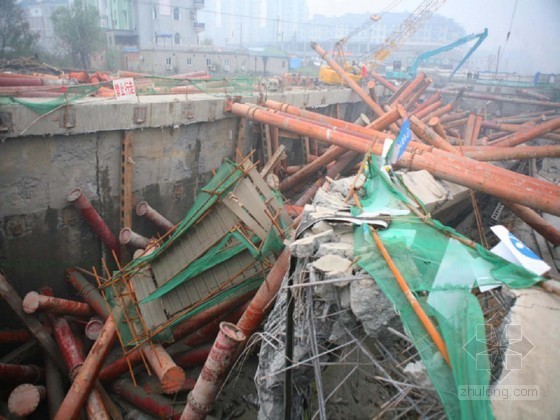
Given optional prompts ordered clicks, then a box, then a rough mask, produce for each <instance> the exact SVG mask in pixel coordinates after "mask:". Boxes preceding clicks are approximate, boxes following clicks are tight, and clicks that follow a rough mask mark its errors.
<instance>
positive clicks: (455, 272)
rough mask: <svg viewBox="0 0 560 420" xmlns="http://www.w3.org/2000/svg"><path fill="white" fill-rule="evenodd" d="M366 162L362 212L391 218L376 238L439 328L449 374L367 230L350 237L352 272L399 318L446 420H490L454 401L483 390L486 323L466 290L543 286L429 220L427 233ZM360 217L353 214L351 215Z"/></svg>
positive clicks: (474, 403)
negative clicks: (358, 270)
mask: <svg viewBox="0 0 560 420" xmlns="http://www.w3.org/2000/svg"><path fill="white" fill-rule="evenodd" d="M373 159H375V158H372V160H371V161H370V163H369V164H368V165H367V167H366V172H365V173H366V176H367V182H366V184H365V197H364V198H363V199H362V202H361V204H362V208H363V211H364V212H368V213H369V212H371V213H384V214H389V215H391V219H392V221H391V224H390V226H389V228H388V229H386V230H383V231H379V232H378V234H379V237H380V238H381V241H382V242H383V244H384V245H385V247H386V248H387V250H388V252H389V255H391V257H392V259H393V260H394V262H395V264H396V266H397V268H398V269H399V271H400V272H401V273H402V275H403V277H404V278H405V279H406V281H407V283H408V285H409V286H410V288H411V290H412V291H413V293H414V294H415V296H416V298H417V299H418V301H419V302H420V305H421V306H422V308H423V309H424V311H425V312H426V314H427V315H428V316H429V317H430V318H431V319H432V321H434V324H435V325H436V326H437V327H438V329H439V331H440V333H441V336H442V338H443V339H444V341H445V343H446V346H447V350H448V353H449V358H450V362H451V368H450V367H449V366H448V365H447V363H446V362H445V360H444V359H443V357H442V355H441V353H440V352H439V351H438V350H437V348H436V346H435V345H434V343H433V341H432V339H431V337H430V336H429V335H428V333H427V331H426V329H425V328H424V326H423V325H422V323H421V322H420V320H419V319H418V316H417V315H416V314H415V312H414V310H413V309H412V307H411V305H410V304H409V302H408V300H407V299H406V297H405V295H404V293H403V292H402V291H401V289H400V287H399V286H398V284H397V282H396V279H395V278H394V276H393V274H392V273H391V271H390V270H389V267H388V266H387V263H386V261H385V260H384V258H383V256H382V255H381V253H380V251H379V249H378V248H377V246H376V244H375V242H374V240H373V237H372V232H371V231H370V229H371V228H370V227H369V226H367V225H363V226H361V227H359V228H356V229H355V254H356V257H358V258H359V261H358V264H359V265H360V266H361V267H362V268H363V269H364V270H366V271H367V272H368V273H369V274H370V275H371V276H372V277H373V278H374V280H375V281H376V283H377V284H378V285H379V287H380V288H381V290H382V291H383V292H384V294H385V295H386V296H387V297H388V298H389V300H390V301H391V302H392V304H393V305H394V307H395V309H396V311H397V312H398V313H399V314H400V317H401V320H402V322H403V325H404V328H405V330H406V332H407V334H408V335H409V336H410V337H411V338H412V340H413V342H414V344H415V346H416V348H417V350H418V352H419V354H420V356H421V358H422V361H423V363H424V365H425V367H426V370H427V372H428V374H429V376H430V378H431V380H432V382H433V384H434V386H435V388H436V390H437V392H438V394H439V396H440V398H441V401H442V402H443V406H444V408H445V410H446V413H447V415H448V417H449V418H452V419H458V418H463V419H472V418H476V419H489V418H492V417H493V415H492V410H491V406H490V401H489V399H476V400H475V399H461V398H460V395H459V393H458V390H459V387H462V386H469V385H472V386H482V387H487V386H489V385H490V364H489V360H488V352H487V348H486V333H485V321H484V317H483V313H482V310H481V308H480V305H479V302H478V300H477V298H476V297H475V296H474V295H473V294H472V293H471V290H472V288H474V287H479V286H490V285H501V284H506V285H508V286H509V287H512V288H523V287H530V286H532V285H534V284H536V283H537V282H539V281H542V280H543V278H542V277H539V276H536V275H535V274H533V273H531V272H529V271H527V270H525V269H524V268H522V267H519V266H517V265H514V264H511V263H509V262H507V261H505V260H503V259H502V258H500V257H498V256H496V255H494V254H492V253H490V252H489V251H487V250H485V249H484V248H483V247H481V246H478V247H477V248H476V249H473V248H471V247H469V246H466V245H464V244H463V243H461V242H460V241H459V240H457V239H456V238H461V235H460V234H459V233H457V232H456V231H454V230H453V229H452V228H449V227H445V226H443V225H441V224H440V223H438V222H437V221H435V220H431V221H432V222H433V224H434V226H430V224H428V223H425V222H424V221H423V220H422V219H421V218H419V217H417V216H414V215H413V214H412V213H411V212H410V211H409V208H408V207H407V204H411V202H412V200H411V199H410V198H409V197H408V196H407V194H406V191H405V190H404V189H403V188H402V186H401V183H400V182H399V180H398V178H397V177H396V176H395V175H394V174H392V173H391V172H390V171H386V170H384V169H383V170H381V169H379V167H378V166H377V164H376V163H375V161H374V160H373ZM390 174H391V175H390ZM360 211H362V210H360V209H358V208H354V209H353V212H354V213H355V214H358V213H360Z"/></svg>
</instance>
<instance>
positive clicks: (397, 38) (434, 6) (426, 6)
mask: <svg viewBox="0 0 560 420" xmlns="http://www.w3.org/2000/svg"><path fill="white" fill-rule="evenodd" d="M445 2H446V0H424V1H423V2H422V3H421V4H420V6H418V7H417V8H416V10H414V12H412V13H411V14H410V16H408V17H407V18H406V19H405V20H404V21H403V22H402V23H401V24H400V25H399V26H398V27H397V29H396V30H395V31H394V32H393V33H392V34H391V35H389V36H388V37H387V39H385V41H384V42H383V44H381V46H380V47H379V48H378V49H377V50H375V51H374V52H373V54H367V56H371V55H373V61H374V63H372V66H373V67H376V66H377V65H379V64H381V63H382V62H383V61H385V59H387V57H389V56H390V55H391V53H393V52H394V51H395V50H397V49H399V48H400V47H402V45H403V44H404V43H405V42H406V41H407V40H408V39H409V38H410V37H411V36H412V35H413V34H414V33H415V32H416V31H417V30H418V29H420V28H421V27H422V25H424V24H425V23H426V22H427V21H428V19H430V18H431V17H432V15H433V14H434V13H435V12H436V10H438V9H439V8H440V7H441V6H442V5H443V3H445Z"/></svg>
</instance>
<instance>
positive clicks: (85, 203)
mask: <svg viewBox="0 0 560 420" xmlns="http://www.w3.org/2000/svg"><path fill="white" fill-rule="evenodd" d="M66 200H67V201H68V202H69V203H72V204H74V206H75V207H76V208H77V209H78V210H80V213H81V214H82V216H83V217H84V219H85V220H86V222H87V223H88V224H89V225H90V227H91V228H92V230H93V231H94V232H95V234H96V235H97V236H98V237H99V239H101V242H103V243H104V244H105V246H106V247H107V248H109V249H110V250H111V251H114V252H115V254H116V255H117V256H119V252H120V248H119V241H117V238H115V235H113V233H112V232H111V230H110V229H109V227H108V226H107V225H106V224H105V222H104V221H103V219H102V218H101V216H100V215H99V213H98V212H97V210H95V208H94V207H93V206H92V205H91V202H90V201H89V200H88V198H87V197H86V196H85V195H84V194H83V193H82V190H81V189H79V188H75V189H73V190H72V191H70V192H69V193H68V195H67V196H66Z"/></svg>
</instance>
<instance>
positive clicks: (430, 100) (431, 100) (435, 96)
mask: <svg viewBox="0 0 560 420" xmlns="http://www.w3.org/2000/svg"><path fill="white" fill-rule="evenodd" d="M438 101H441V95H440V94H439V93H437V92H436V93H434V94H432V95H430V96H428V97H427V98H426V100H425V101H424V102H422V103H421V104H418V105H416V106H415V107H414V108H413V109H412V111H411V113H412V114H416V113H417V112H418V111H421V110H423V109H424V108H426V107H428V106H430V105H431V104H433V103H434V102H438Z"/></svg>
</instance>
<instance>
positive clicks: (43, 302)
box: [23, 292, 93, 317]
mask: <svg viewBox="0 0 560 420" xmlns="http://www.w3.org/2000/svg"><path fill="white" fill-rule="evenodd" d="M23 310H24V312H25V313H28V314H33V313H35V312H48V313H50V314H54V315H73V316H78V317H89V316H92V315H93V310H92V309H91V307H90V306H89V305H88V304H87V303H82V302H76V301H72V300H68V299H60V298H56V297H51V296H45V295H40V294H39V293H37V292H29V293H28V294H26V295H25V297H24V298H23Z"/></svg>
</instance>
